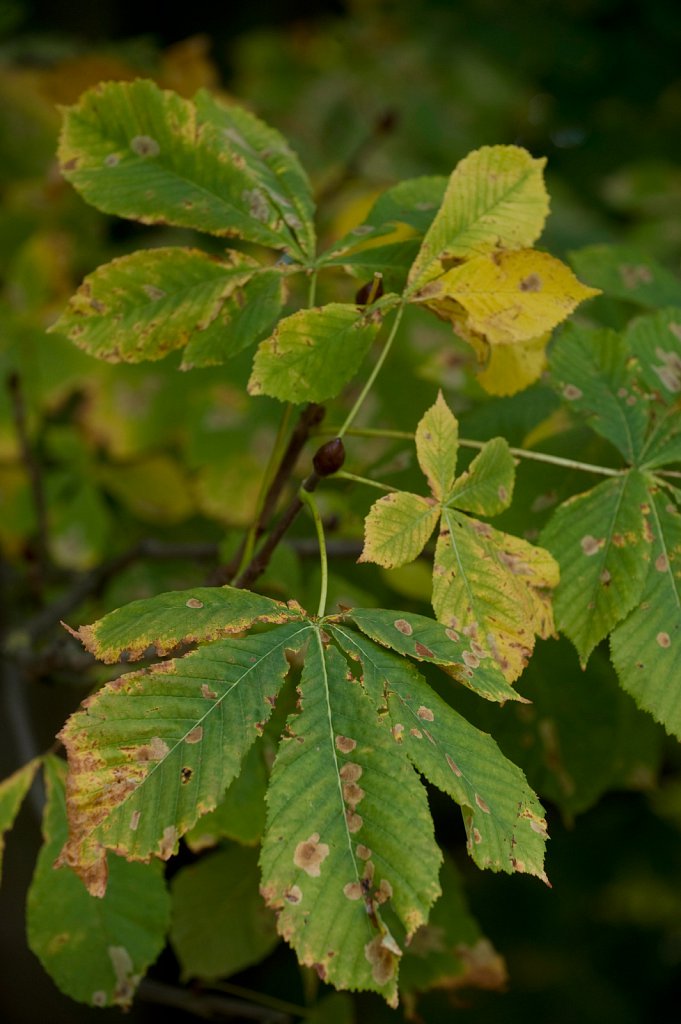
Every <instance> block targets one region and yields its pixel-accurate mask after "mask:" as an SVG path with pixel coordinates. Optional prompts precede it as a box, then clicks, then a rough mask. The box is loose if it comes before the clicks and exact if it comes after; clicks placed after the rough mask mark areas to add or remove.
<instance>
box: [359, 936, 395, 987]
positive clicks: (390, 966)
mask: <svg viewBox="0 0 681 1024" xmlns="http://www.w3.org/2000/svg"><path fill="white" fill-rule="evenodd" d="M383 939H384V937H383V936H382V935H376V936H375V938H373V939H372V940H371V942H367V944H366V946H365V947H364V956H365V957H366V959H367V960H368V961H369V963H370V964H371V976H372V978H373V979H374V981H375V982H376V984H377V985H386V984H387V983H388V982H389V981H390V980H391V979H392V978H394V977H395V972H396V966H397V963H396V961H397V956H396V954H395V953H394V952H393V950H392V949H388V948H387V946H385V945H384V942H383ZM393 942H394V940H393Z"/></svg>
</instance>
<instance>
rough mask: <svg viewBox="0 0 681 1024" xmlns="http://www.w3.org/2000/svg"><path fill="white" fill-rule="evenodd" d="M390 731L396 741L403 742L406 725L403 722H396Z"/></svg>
mask: <svg viewBox="0 0 681 1024" xmlns="http://www.w3.org/2000/svg"><path fill="white" fill-rule="evenodd" d="M390 731H391V733H392V734H393V739H394V740H395V742H396V743H401V742H402V734H403V732H404V726H403V725H402V723H401V722H396V723H395V725H393V727H392V729H391V730H390Z"/></svg>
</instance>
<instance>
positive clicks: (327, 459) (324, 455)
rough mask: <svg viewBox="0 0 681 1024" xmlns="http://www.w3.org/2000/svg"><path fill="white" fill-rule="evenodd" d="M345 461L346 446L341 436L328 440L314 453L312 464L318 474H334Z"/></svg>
mask: <svg viewBox="0 0 681 1024" xmlns="http://www.w3.org/2000/svg"><path fill="white" fill-rule="evenodd" d="M344 462H345V448H344V447H343V442H342V441H341V439H340V437H334V438H333V440H331V441H327V442H326V444H323V445H322V446H321V448H318V449H317V451H316V452H315V453H314V458H313V459H312V465H313V466H314V471H315V473H316V474H317V476H332V474H333V473H337V472H338V470H339V469H340V468H341V466H342V465H343V463H344Z"/></svg>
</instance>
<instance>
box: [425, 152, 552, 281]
mask: <svg viewBox="0 0 681 1024" xmlns="http://www.w3.org/2000/svg"><path fill="white" fill-rule="evenodd" d="M545 163H546V161H545V160H543V159H542V160H534V159H533V158H532V157H531V156H530V154H529V153H527V152H526V151H525V150H524V149H519V148H518V147H516V146H483V147H482V148H481V149H478V150H475V152H473V153H471V154H469V156H467V157H465V159H463V160H461V162H460V163H459V164H457V166H456V168H455V169H454V171H453V173H452V175H451V177H450V179H449V184H448V185H447V189H446V191H445V195H444V199H443V200H442V205H441V207H440V209H439V211H438V213H437V214H436V216H435V219H434V221H433V223H432V224H431V226H430V229H429V230H428V232H427V233H426V236H425V238H424V239H423V244H422V245H421V249H420V250H419V253H418V255H417V257H416V259H415V261H414V263H413V266H412V268H411V270H410V272H409V285H410V289H411V290H413V291H417V290H418V289H419V288H422V287H423V286H424V285H425V284H427V282H428V281H430V280H432V278H434V277H437V276H438V275H439V274H441V273H442V269H443V263H446V262H447V261H448V260H462V259H463V260H466V259H469V258H470V257H471V256H477V255H480V254H482V253H485V252H489V251H491V250H492V249H497V248H506V249H522V248H527V247H528V246H531V245H532V244H533V243H534V242H535V241H536V239H537V238H538V237H539V235H540V234H541V232H542V228H543V227H544V221H545V219H546V215H547V213H548V209H549V205H548V195H547V193H546V188H545V186H544V181H543V175H542V172H543V168H544V164H545Z"/></svg>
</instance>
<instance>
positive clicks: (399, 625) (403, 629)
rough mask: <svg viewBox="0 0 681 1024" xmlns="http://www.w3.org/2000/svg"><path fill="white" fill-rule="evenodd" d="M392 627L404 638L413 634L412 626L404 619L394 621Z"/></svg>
mask: <svg viewBox="0 0 681 1024" xmlns="http://www.w3.org/2000/svg"><path fill="white" fill-rule="evenodd" d="M394 626H395V629H397V630H399V631H400V633H403V634H404V636H411V635H412V633H413V632H414V628H413V626H412V625H411V623H410V622H407V620H406V619H395V622H394Z"/></svg>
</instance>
